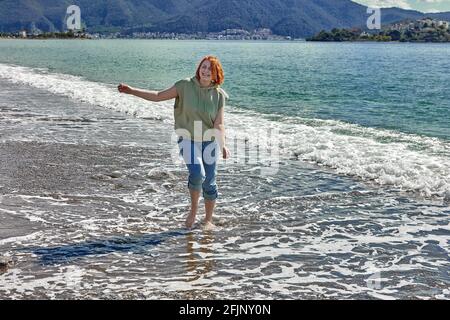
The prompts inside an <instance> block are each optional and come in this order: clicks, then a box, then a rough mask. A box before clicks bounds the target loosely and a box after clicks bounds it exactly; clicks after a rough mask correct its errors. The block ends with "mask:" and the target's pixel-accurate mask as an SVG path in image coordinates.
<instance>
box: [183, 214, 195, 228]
mask: <svg viewBox="0 0 450 320" xmlns="http://www.w3.org/2000/svg"><path fill="white" fill-rule="evenodd" d="M194 222H195V213H192V212H191V213H189V215H188V216H187V218H186V222H185V225H186V228H188V229H191V228H192V225H193V224H194Z"/></svg>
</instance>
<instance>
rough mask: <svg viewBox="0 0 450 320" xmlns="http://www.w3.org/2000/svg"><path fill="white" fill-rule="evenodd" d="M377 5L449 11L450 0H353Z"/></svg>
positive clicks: (426, 10) (427, 10) (425, 10)
mask: <svg viewBox="0 0 450 320" xmlns="http://www.w3.org/2000/svg"><path fill="white" fill-rule="evenodd" d="M353 1H354V2H359V3H361V4H364V5H369V6H377V7H399V8H404V9H414V10H418V11H423V12H442V11H450V0H353Z"/></svg>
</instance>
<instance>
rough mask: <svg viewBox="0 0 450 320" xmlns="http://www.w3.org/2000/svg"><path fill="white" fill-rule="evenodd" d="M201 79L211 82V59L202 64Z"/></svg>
mask: <svg viewBox="0 0 450 320" xmlns="http://www.w3.org/2000/svg"><path fill="white" fill-rule="evenodd" d="M199 73H200V80H201V81H203V82H205V83H206V82H208V83H209V82H211V62H209V60H205V61H203V63H202V65H201V66H200V72H199Z"/></svg>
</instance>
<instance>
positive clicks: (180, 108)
mask: <svg viewBox="0 0 450 320" xmlns="http://www.w3.org/2000/svg"><path fill="white" fill-rule="evenodd" d="M223 81H224V74H223V69H222V65H221V63H220V61H219V59H218V58H217V57H214V56H206V57H204V58H203V59H202V60H201V61H200V63H199V65H198V67H197V71H196V73H195V76H193V77H191V78H186V79H183V80H179V81H177V82H176V83H175V84H174V85H173V86H172V87H170V88H168V89H166V90H164V91H147V90H141V89H137V88H132V87H130V86H128V85H126V84H120V85H119V87H118V89H119V92H123V93H127V94H132V95H135V96H137V97H140V98H143V99H146V100H150V101H164V100H170V99H174V98H175V106H174V117H175V131H176V132H177V134H178V136H179V139H178V145H179V148H180V154H182V155H183V159H184V161H185V163H186V166H187V168H188V171H189V179H188V189H189V193H190V196H191V210H190V213H189V214H188V216H187V218H186V227H187V228H191V227H192V225H193V224H194V222H195V217H196V215H197V210H198V203H199V199H200V192H201V191H202V190H203V198H204V199H205V213H206V217H205V229H212V228H214V225H213V223H212V216H213V212H214V208H215V205H216V199H217V197H218V193H217V185H216V174H217V152H216V150H217V148H220V150H221V152H222V157H223V159H229V158H230V151H229V150H228V148H227V147H226V145H225V126H224V111H223V109H224V106H225V100H226V99H227V98H228V95H227V94H226V92H225V91H224V90H223V89H222V88H220V85H221V84H222V83H223ZM211 133H212V134H211ZM217 142H218V144H219V145H217Z"/></svg>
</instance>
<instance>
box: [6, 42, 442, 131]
mask: <svg viewBox="0 0 450 320" xmlns="http://www.w3.org/2000/svg"><path fill="white" fill-rule="evenodd" d="M206 54H214V55H217V56H219V58H220V59H221V61H222V63H223V65H224V69H225V76H226V82H225V84H224V86H223V87H224V89H225V90H226V91H228V92H229V94H230V96H231V99H230V101H229V104H230V105H232V106H234V107H237V108H242V109H247V110H253V111H258V112H261V113H266V114H271V115H280V116H282V117H283V116H290V117H292V116H294V117H301V118H302V119H333V120H341V121H344V122H347V123H354V124H359V125H362V126H366V127H375V128H385V129H391V130H397V131H400V132H405V133H414V134H419V135H426V136H430V137H438V138H441V139H445V140H449V139H450V125H449V123H450V91H449V90H448V84H449V81H450V73H449V72H447V70H449V69H450V59H449V58H450V46H449V45H446V44H399V43H389V44H386V43H307V42H243V41H170V40H166V41H164V40H161V41H158V40H151V41H148V40H101V41H70V40H69V41H64V40H61V41H59V40H58V41H54V40H48V41H17V40H2V41H0V63H8V64H15V65H21V66H28V67H34V68H36V67H38V68H46V69H48V70H49V71H51V72H57V73H63V74H71V75H77V76H82V77H83V78H85V79H87V80H91V81H96V82H102V83H108V84H117V83H119V82H126V83H128V84H130V85H133V86H138V87H142V88H147V89H163V88H166V87H168V86H171V85H172V84H173V83H174V82H175V81H176V80H178V79H180V78H184V77H187V76H190V75H192V74H193V73H194V71H195V68H196V65H197V63H198V62H199V60H200V59H201V57H202V56H204V55H206Z"/></svg>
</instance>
